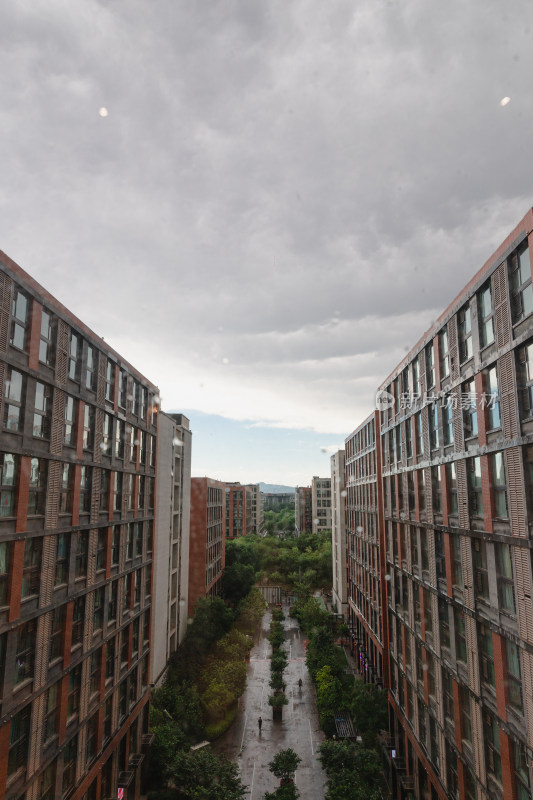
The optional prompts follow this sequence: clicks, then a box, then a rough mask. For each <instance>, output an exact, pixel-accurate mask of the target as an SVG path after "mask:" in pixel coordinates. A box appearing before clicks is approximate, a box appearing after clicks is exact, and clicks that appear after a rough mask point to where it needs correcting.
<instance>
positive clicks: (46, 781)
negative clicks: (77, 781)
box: [38, 760, 57, 800]
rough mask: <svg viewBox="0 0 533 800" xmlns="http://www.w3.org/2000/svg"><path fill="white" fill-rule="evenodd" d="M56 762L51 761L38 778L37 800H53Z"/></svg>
mask: <svg viewBox="0 0 533 800" xmlns="http://www.w3.org/2000/svg"><path fill="white" fill-rule="evenodd" d="M56 767H57V760H56V761H52V763H51V764H49V765H48V766H47V767H46V769H45V771H44V772H42V773H41V776H40V778H39V789H38V794H39V800H54V798H55V796H56Z"/></svg>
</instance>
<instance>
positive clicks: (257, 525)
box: [249, 483, 265, 533]
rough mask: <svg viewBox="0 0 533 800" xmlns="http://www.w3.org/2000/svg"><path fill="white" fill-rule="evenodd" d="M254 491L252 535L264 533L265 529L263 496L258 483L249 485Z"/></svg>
mask: <svg viewBox="0 0 533 800" xmlns="http://www.w3.org/2000/svg"><path fill="white" fill-rule="evenodd" d="M249 489H251V491H252V533H262V531H263V528H264V527H265V512H264V507H263V494H262V492H261V489H260V488H259V484H258V483H251V484H249Z"/></svg>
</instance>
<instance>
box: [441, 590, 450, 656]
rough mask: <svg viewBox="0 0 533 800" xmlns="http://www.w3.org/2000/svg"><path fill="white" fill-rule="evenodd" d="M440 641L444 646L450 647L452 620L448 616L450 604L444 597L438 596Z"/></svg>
mask: <svg viewBox="0 0 533 800" xmlns="http://www.w3.org/2000/svg"><path fill="white" fill-rule="evenodd" d="M438 612H439V630H440V643H441V646H442V647H446V648H448V650H449V649H450V620H449V617H448V604H447V603H446V601H445V600H444V598H443V597H440V596H439V598H438Z"/></svg>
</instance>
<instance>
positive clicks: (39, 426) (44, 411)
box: [33, 381, 52, 439]
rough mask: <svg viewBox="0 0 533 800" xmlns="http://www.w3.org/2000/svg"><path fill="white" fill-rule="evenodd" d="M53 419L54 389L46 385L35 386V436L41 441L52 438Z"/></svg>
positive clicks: (38, 384) (37, 384)
mask: <svg viewBox="0 0 533 800" xmlns="http://www.w3.org/2000/svg"><path fill="white" fill-rule="evenodd" d="M51 417H52V388H51V386H48V384H45V383H39V382H38V381H37V383H36V384H35V410H34V412H33V435H34V436H35V437H37V438H39V439H49V438H50V421H51Z"/></svg>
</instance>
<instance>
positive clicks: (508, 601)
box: [495, 543, 516, 614]
mask: <svg viewBox="0 0 533 800" xmlns="http://www.w3.org/2000/svg"><path fill="white" fill-rule="evenodd" d="M495 548H496V569H497V573H498V595H499V601H500V610H502V611H505V612H507V613H508V614H515V613H516V606H515V599H514V581H513V563H512V561H511V548H510V546H509V545H508V544H499V543H496V544H495Z"/></svg>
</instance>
